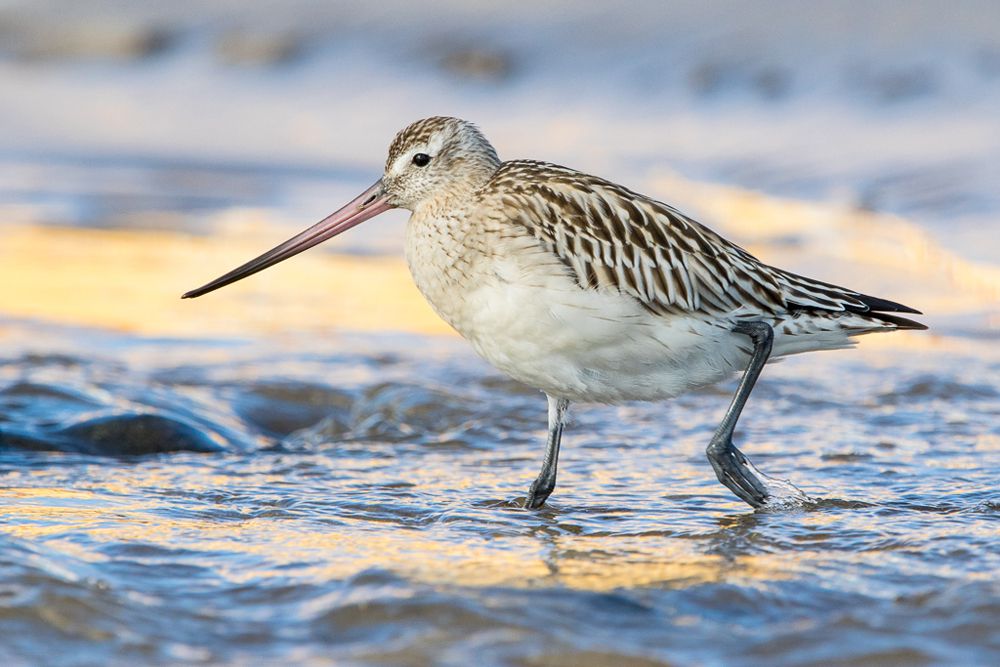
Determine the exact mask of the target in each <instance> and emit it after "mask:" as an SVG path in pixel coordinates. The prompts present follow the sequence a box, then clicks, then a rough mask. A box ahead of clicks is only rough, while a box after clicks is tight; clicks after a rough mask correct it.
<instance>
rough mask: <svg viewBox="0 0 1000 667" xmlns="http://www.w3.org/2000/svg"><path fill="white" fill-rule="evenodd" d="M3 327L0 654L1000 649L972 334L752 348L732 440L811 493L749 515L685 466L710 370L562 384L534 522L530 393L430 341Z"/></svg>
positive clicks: (464, 657)
mask: <svg viewBox="0 0 1000 667" xmlns="http://www.w3.org/2000/svg"><path fill="white" fill-rule="evenodd" d="M914 335H916V334H914ZM40 336H45V337H47V341H46V343H45V344H44V345H43V346H41V349H39V346H38V344H37V343H35V342H33V341H32V339H33V338H38V337H40ZM5 341H6V343H7V344H6V346H5V349H6V350H8V352H7V355H8V356H7V358H6V359H5V363H4V365H3V367H2V370H0V419H2V421H0V479H2V480H3V487H2V490H0V494H2V495H3V499H4V500H3V502H4V506H5V518H4V521H3V524H2V531H0V544H2V548H0V569H2V571H3V575H2V580H3V584H2V589H0V606H2V609H3V610H4V611H3V615H2V616H0V628H2V631H3V632H2V634H3V636H4V637H5V639H4V641H3V643H2V645H0V654H2V655H3V657H4V660H5V662H6V663H8V664H17V663H23V662H50V661H58V662H60V663H63V664H95V663H102V664H131V663H134V662H135V661H137V660H138V661H143V662H147V663H206V664H208V663H212V664H217V663H223V664H245V663H247V662H272V661H274V662H276V661H282V662H287V661H295V662H306V663H310V664H343V663H345V662H346V663H349V664H372V665H383V664H405V665H420V664H427V665H431V664H523V665H538V664H545V665H549V664H566V665H569V664H574V665H577V664H594V665H603V664H636V665H645V664H665V663H671V664H747V665H750V664H762V663H765V664H796V665H799V664H816V665H820V664H861V663H871V662H878V663H879V664H990V663H992V662H995V661H996V660H997V658H998V657H1000V635H998V631H997V620H998V619H1000V586H998V584H997V577H996V574H997V572H998V571H1000V552H998V550H997V543H998V538H997V536H998V530H1000V495H998V494H997V491H996V479H997V475H998V474H1000V455H998V453H1000V427H998V424H1000V418H998V417H1000V400H998V397H1000V383H998V382H997V379H996V378H997V377H1000V358H998V357H997V355H996V353H995V351H992V349H993V346H992V345H991V344H990V343H992V341H987V342H986V343H983V342H977V341H974V340H963V339H950V340H948V341H946V342H939V343H938V344H936V345H934V346H932V347H931V348H922V347H918V348H916V349H910V348H907V347H903V348H901V349H895V350H894V349H892V348H887V347H885V346H877V345H876V346H871V347H870V348H862V349H861V350H854V351H847V352H838V353H825V354H817V355H812V356H809V357H804V358H801V359H791V360H787V361H785V362H783V363H781V364H777V365H772V366H769V367H768V369H767V372H766V373H765V376H764V378H765V379H764V380H763V381H762V382H761V384H760V385H759V387H758V389H757V391H756V392H755V394H754V396H753V398H752V400H751V403H750V407H749V409H748V412H747V414H746V416H745V418H744V420H743V422H742V423H741V426H742V428H741V429H740V432H739V435H738V440H739V442H740V444H741V446H742V447H743V449H744V450H745V451H747V452H748V453H749V454H750V455H751V456H752V457H753V458H754V460H755V462H756V463H757V464H758V465H759V466H760V467H761V468H763V469H764V470H766V471H768V472H769V473H770V474H772V475H776V476H780V477H787V478H790V479H792V480H794V481H795V482H796V483H797V484H798V485H799V486H800V487H802V488H803V489H804V490H805V491H806V492H808V493H809V494H810V495H811V496H813V497H814V499H815V502H812V503H809V504H807V505H806V506H803V507H796V508H792V509H784V510H780V511H773V512H768V511H764V512H752V511H751V510H750V509H749V508H747V507H745V506H743V505H742V504H741V503H740V502H739V501H737V500H736V499H735V498H733V497H732V496H731V495H730V494H729V492H728V491H727V490H726V489H724V488H723V487H722V486H721V485H719V484H718V483H717V482H716V481H715V480H714V475H713V474H712V471H711V468H710V466H709V465H708V463H707V461H706V460H705V459H704V454H703V449H704V446H705V443H706V442H707V441H708V439H709V437H710V436H711V432H712V430H713V429H714V426H715V420H717V419H718V418H719V416H720V414H721V412H722V410H723V409H724V407H725V405H726V403H727V401H728V396H727V393H728V392H729V391H731V390H732V388H733V387H732V384H731V383H730V384H728V385H722V386H720V387H718V388H717V389H712V390H708V391H704V392H700V393H696V394H692V395H689V396H687V397H683V398H680V399H678V400H675V401H673V402H668V403H664V404H650V405H627V406H619V407H594V406H581V407H580V408H579V409H578V410H577V411H576V413H575V418H574V420H573V423H572V425H571V427H570V429H569V431H568V432H567V435H566V438H565V446H564V452H563V456H562V460H561V463H562V465H561V470H560V479H559V487H558V488H557V491H556V493H555V494H554V495H553V497H552V498H551V499H550V501H549V503H548V505H547V506H546V508H545V509H543V510H542V511H539V512H527V511H524V510H523V509H521V503H522V501H523V497H524V492H525V490H526V487H527V484H528V483H529V482H530V480H531V479H532V477H533V475H534V474H535V473H536V472H537V468H538V466H539V465H540V460H541V455H542V447H543V438H544V416H545V415H544V413H545V405H544V399H543V398H542V396H541V395H538V394H536V393H535V392H532V391H530V390H526V389H524V388H522V387H519V386H518V385H515V384H514V383H512V382H509V381H507V380H505V379H503V378H502V377H500V376H498V375H497V374H496V373H495V372H494V371H492V370H491V369H489V368H488V367H486V366H485V365H484V364H482V362H479V361H478V360H476V359H475V358H474V357H473V356H472V354H471V352H469V351H468V350H467V349H466V348H465V347H464V346H463V344H462V343H461V342H459V341H456V340H453V339H448V338H444V339H442V338H434V337H430V338H421V337H417V336H406V335H392V336H386V335H383V336H364V337H361V336H348V335H333V334H331V335H330V336H329V337H326V338H322V339H311V340H308V341H307V340H301V339H300V340H294V339H293V340H284V341H272V342H270V343H267V342H261V341H257V342H248V341H240V340H195V341H189V340H185V341H170V340H162V339H161V340H156V339H142V338H133V337H121V336H116V335H109V334H102V333H99V332H93V331H85V330H63V329H51V328H44V327H40V325H35V324H30V323H14V324H11V325H8V326H7V328H6V330H5ZM306 343H308V345H306ZM84 347H85V348H86V349H87V353H86V354H85V355H81V354H79V353H78V351H79V350H80V349H81V348H84ZM74 350H75V351H77V352H74ZM931 352H932V353H931Z"/></svg>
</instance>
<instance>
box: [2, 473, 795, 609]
mask: <svg viewBox="0 0 1000 667" xmlns="http://www.w3.org/2000/svg"><path fill="white" fill-rule="evenodd" d="M186 480H187V482H189V483H190V481H191V480H190V478H186ZM209 488H211V487H207V486H206V487H202V488H200V489H191V488H190V487H189V488H188V489H187V490H188V491H190V492H196V491H207V490H208V489H209ZM0 497H2V498H3V503H4V506H5V525H4V527H3V531H4V532H5V533H7V534H10V535H12V536H14V537H17V538H21V539H24V540H29V541H32V542H37V541H45V542H46V544H47V546H48V547H50V548H53V549H56V550H58V551H61V552H63V553H66V554H68V555H71V556H74V557H77V558H80V559H81V560H85V561H89V562H99V561H104V560H108V558H109V556H108V555H106V554H102V552H101V550H100V549H101V546H102V545H116V544H121V543H123V542H130V543H140V544H146V545H155V546H158V547H162V548H163V549H167V550H170V549H177V548H184V546H185V545H186V544H191V545H195V544H196V545H197V549H198V551H200V552H203V553H205V554H211V553H212V552H215V553H217V554H220V555H224V556H225V558H223V559H220V560H219V563H221V564H222V565H221V567H223V571H222V572H221V574H222V576H224V577H225V578H226V579H227V580H229V581H232V582H235V583H239V582H244V581H246V582H249V581H253V580H256V579H259V578H266V577H270V576H287V575H288V572H287V570H285V569H283V566H287V565H299V566H300V567H298V568H297V569H296V572H297V576H300V577H303V578H305V579H311V580H315V581H329V580H335V579H344V578H347V577H350V576H352V575H355V574H357V573H358V572H361V571H364V570H367V569H369V568H381V569H385V570H391V571H393V572H395V573H397V574H400V575H402V576H406V577H408V578H411V579H414V580H417V581H423V582H426V583H436V584H455V585H461V586H501V585H502V586H515V587H517V586H522V587H529V586H534V585H537V584H539V583H544V584H546V585H559V586H565V587H569V588H574V589H580V590H594V591H600V590H611V589H614V588H619V587H629V586H645V585H652V584H664V583H674V584H676V585H685V586H687V585H694V584H698V583H711V582H719V581H726V582H729V583H733V584H740V585H752V584H753V583H754V582H764V581H774V580H781V579H785V578H793V577H794V576H796V570H797V568H796V564H795V561H796V559H797V558H799V557H802V556H803V555H804V554H753V555H736V556H733V555H729V556H722V555H712V554H705V553H703V552H702V551H700V550H699V547H698V545H697V544H696V543H695V541H692V540H679V539H676V538H672V537H669V536H664V535H649V536H628V535H624V536H623V535H616V534H607V535H573V534H560V535H543V536H533V535H531V534H530V532H525V533H524V534H520V535H502V536H501V535H496V536H494V537H493V538H492V539H489V540H485V539H483V538H482V537H481V536H477V537H475V538H471V537H470V538H465V539H456V536H455V535H452V534H449V532H448V530H447V529H445V528H442V527H441V526H440V525H437V526H431V527H425V528H423V529H401V528H400V527H399V526H396V525H392V524H383V525H374V524H373V523H372V522H371V521H369V520H361V519H351V518H349V517H338V523H339V524H341V525H340V526H322V527H318V526H317V525H316V524H315V523H311V522H305V521H301V520H295V519H289V518H288V517H280V518H268V517H264V518H261V517H256V518H255V517H248V518H242V519H237V520H234V519H220V518H215V517H208V516H206V517H204V518H199V517H196V516H189V517H180V516H176V514H177V512H172V513H171V514H172V516H165V515H164V513H162V512H161V513H157V512H155V511H153V512H151V510H156V509H157V508H158V507H159V503H157V502H156V501H149V500H145V501H144V500H135V499H131V498H130V499H128V500H127V501H126V500H121V499H115V500H114V501H109V498H108V496H107V495H105V494H103V493H100V492H98V491H82V490H79V489H77V490H72V491H70V490H66V489H60V488H52V487H37V488H8V489H4V490H3V491H2V492H0ZM67 500H71V501H72V502H67ZM202 511H203V512H204V513H206V514H209V513H210V510H209V509H207V508H205V509H203V510H202ZM498 511H499V510H498ZM74 533H77V534H78V533H85V534H86V535H87V540H88V543H89V544H88V545H86V546H85V545H82V544H80V543H78V542H75V541H74V540H72V539H68V538H66V537H63V536H64V535H65V534H70V535H72V534H74ZM242 556H256V557H259V560H260V562H261V563H265V565H262V566H261V567H247V566H246V562H247V561H246V559H243V558H241V557H242ZM226 563H233V564H234V565H232V566H229V567H227V566H226V565H225V564H226ZM303 564H308V565H304V566H303Z"/></svg>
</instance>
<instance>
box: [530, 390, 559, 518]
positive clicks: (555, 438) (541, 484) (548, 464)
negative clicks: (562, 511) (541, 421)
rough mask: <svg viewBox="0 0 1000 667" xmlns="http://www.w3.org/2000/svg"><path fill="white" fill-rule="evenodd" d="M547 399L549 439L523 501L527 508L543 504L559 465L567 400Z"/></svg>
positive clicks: (553, 485) (554, 484)
mask: <svg viewBox="0 0 1000 667" xmlns="http://www.w3.org/2000/svg"><path fill="white" fill-rule="evenodd" d="M546 398H548V399H549V439H548V442H547V443H546V445H545V459H544V460H543V461H542V471H541V472H540V473H538V477H536V478H535V481H534V482H532V483H531V488H529V489H528V497H527V498H526V499H525V501H524V506H525V507H526V508H527V509H531V510H536V509H538V508H539V507H541V506H542V505H544V504H545V500H546V498H548V497H549V495H551V494H552V491H553V489H555V488H556V467H557V466H558V465H559V441H560V440H561V439H562V432H563V426H565V425H566V411H567V410H569V401H567V400H566V399H564V398H553V397H552V396H548V395H546Z"/></svg>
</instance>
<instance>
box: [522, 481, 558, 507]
mask: <svg viewBox="0 0 1000 667" xmlns="http://www.w3.org/2000/svg"><path fill="white" fill-rule="evenodd" d="M555 488H556V485H555V483H552V484H545V483H544V482H542V481H541V480H538V479H536V480H535V481H534V482H532V483H531V487H530V488H529V489H528V497H527V498H525V499H524V509H528V510H537V509H541V507H542V505H544V504H545V501H546V500H548V497H549V496H550V495H552V491H553V490H554V489H555Z"/></svg>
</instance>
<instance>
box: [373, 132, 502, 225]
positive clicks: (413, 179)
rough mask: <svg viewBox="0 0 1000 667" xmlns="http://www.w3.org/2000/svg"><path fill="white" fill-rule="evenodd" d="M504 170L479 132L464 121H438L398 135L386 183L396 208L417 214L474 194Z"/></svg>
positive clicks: (387, 166) (387, 162)
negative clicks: (434, 202)
mask: <svg viewBox="0 0 1000 667" xmlns="http://www.w3.org/2000/svg"><path fill="white" fill-rule="evenodd" d="M499 166H500V158H499V157H497V152H496V150H495V149H494V148H493V146H492V145H491V144H490V142H489V141H487V140H486V137H484V136H483V133H482V132H480V131H479V128H477V127H476V126H475V125H473V124H472V123H470V122H468V121H464V120H461V119H459V118H449V117H447V116H433V117H431V118H424V119H423V120H418V121H417V122H415V123H413V124H411V125H410V126H408V127H407V128H405V129H404V130H402V131H401V132H400V133H399V134H397V135H396V138H395V139H393V142H392V144H391V145H390V146H389V157H388V159H387V160H386V162H385V173H384V175H383V176H382V182H383V183H384V185H385V189H386V191H387V192H388V193H389V195H390V197H391V199H392V203H393V205H395V206H399V207H401V208H406V209H409V210H411V211H412V210H414V209H415V208H417V207H418V206H420V205H421V204H424V203H426V202H429V201H432V200H435V199H442V200H447V199H450V198H451V197H454V196H462V195H463V194H468V193H469V192H471V191H473V190H475V189H476V188H478V187H480V186H481V185H483V184H484V183H486V181H488V180H489V178H490V177H491V176H492V175H493V173H494V172H495V171H496V170H497V168H498V167H499Z"/></svg>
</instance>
